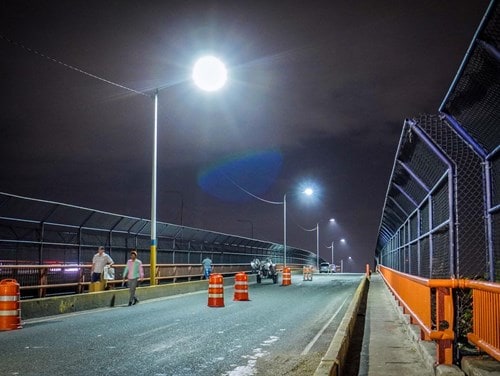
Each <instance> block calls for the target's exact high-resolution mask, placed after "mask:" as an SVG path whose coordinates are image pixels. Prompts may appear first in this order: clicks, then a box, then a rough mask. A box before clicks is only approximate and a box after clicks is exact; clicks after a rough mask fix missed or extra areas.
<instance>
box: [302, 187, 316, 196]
mask: <svg viewBox="0 0 500 376" xmlns="http://www.w3.org/2000/svg"><path fill="white" fill-rule="evenodd" d="M304 194H305V195H307V196H312V195H313V194H314V190H313V189H312V188H306V189H304Z"/></svg>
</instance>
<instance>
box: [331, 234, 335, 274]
mask: <svg viewBox="0 0 500 376" xmlns="http://www.w3.org/2000/svg"><path fill="white" fill-rule="evenodd" d="M332 265H333V266H332V268H333V267H335V258H334V257H333V240H332Z"/></svg>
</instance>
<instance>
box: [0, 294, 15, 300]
mask: <svg viewBox="0 0 500 376" xmlns="http://www.w3.org/2000/svg"><path fill="white" fill-rule="evenodd" d="M18 300H19V297H18V296H17V295H0V302H16V301H18Z"/></svg>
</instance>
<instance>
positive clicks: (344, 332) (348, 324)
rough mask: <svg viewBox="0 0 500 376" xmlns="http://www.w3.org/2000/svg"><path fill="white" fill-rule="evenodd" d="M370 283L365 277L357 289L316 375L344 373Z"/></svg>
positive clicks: (330, 375)
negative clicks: (355, 328) (354, 331)
mask: <svg viewBox="0 0 500 376" xmlns="http://www.w3.org/2000/svg"><path fill="white" fill-rule="evenodd" d="M369 283H370V282H369V280H368V279H367V278H363V280H362V281H361V283H360V284H359V286H358V288H357V289H356V292H355V294H354V297H353V299H352V301H351V304H349V307H348V308H347V311H346V313H345V315H344V318H343V319H342V321H341V323H340V325H339V328H338V329H337V331H336V333H335V336H334V337H333V340H332V342H331V343H330V346H329V347H328V350H327V351H326V353H325V355H324V356H323V358H322V359H321V362H320V364H319V366H318V368H316V371H315V372H314V376H337V375H341V374H342V370H343V368H344V365H345V360H346V357H347V353H348V351H349V344H350V339H351V336H352V333H353V330H354V326H355V325H356V320H357V316H358V312H359V307H360V305H361V298H362V297H363V294H364V293H365V292H366V290H367V289H368V286H369Z"/></svg>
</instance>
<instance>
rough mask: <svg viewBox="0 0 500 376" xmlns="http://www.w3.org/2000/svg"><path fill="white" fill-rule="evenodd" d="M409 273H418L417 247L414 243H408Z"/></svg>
mask: <svg viewBox="0 0 500 376" xmlns="http://www.w3.org/2000/svg"><path fill="white" fill-rule="evenodd" d="M410 265H411V269H410V274H413V275H418V247H417V245H416V244H412V245H410Z"/></svg>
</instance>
